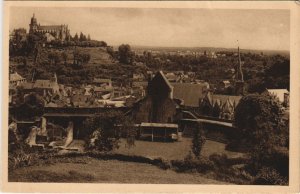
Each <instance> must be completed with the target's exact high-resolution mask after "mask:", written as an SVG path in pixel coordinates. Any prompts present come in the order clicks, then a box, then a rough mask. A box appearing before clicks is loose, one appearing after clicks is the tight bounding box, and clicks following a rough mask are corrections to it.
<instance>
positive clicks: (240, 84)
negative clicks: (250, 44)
mask: <svg viewBox="0 0 300 194" xmlns="http://www.w3.org/2000/svg"><path fill="white" fill-rule="evenodd" d="M235 95H244V75H243V70H242V60H241V54H240V47H239V46H238V64H237V65H236V68H235Z"/></svg>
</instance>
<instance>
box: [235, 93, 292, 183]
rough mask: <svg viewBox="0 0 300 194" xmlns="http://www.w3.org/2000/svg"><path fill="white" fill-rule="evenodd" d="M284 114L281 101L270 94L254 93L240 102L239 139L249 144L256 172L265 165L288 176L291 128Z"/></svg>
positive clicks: (252, 170)
mask: <svg viewBox="0 0 300 194" xmlns="http://www.w3.org/2000/svg"><path fill="white" fill-rule="evenodd" d="M283 114H284V109H283V108H282V105H281V103H280V102H279V101H278V99H277V98H276V97H274V96H271V95H256V94H251V95H248V96H244V97H243V98H242V99H241V101H240V103H239V104H238V106H237V108H236V111H235V121H234V124H235V126H236V127H237V128H238V130H239V131H240V136H237V138H239V139H241V140H245V141H244V142H246V144H247V145H248V153H249V156H250V158H251V162H250V165H249V168H250V171H251V172H252V173H253V174H257V173H258V172H260V170H261V169H263V168H273V169H275V170H276V171H277V172H278V173H280V175H281V176H283V177H285V178H287V177H288V169H289V167H288V161H289V159H288V158H289V154H288V147H287V145H288V134H289V132H288V131H289V127H288V124H287V123H286V122H284V120H283ZM237 145H238V144H237ZM271 174H272V173H271ZM273 174H274V173H273Z"/></svg>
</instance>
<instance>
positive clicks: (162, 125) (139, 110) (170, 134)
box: [131, 71, 178, 141]
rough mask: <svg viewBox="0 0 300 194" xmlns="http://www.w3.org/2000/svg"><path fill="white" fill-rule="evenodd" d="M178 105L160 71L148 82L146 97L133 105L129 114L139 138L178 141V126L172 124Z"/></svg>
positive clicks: (168, 83)
mask: <svg viewBox="0 0 300 194" xmlns="http://www.w3.org/2000/svg"><path fill="white" fill-rule="evenodd" d="M177 108H178V105H177V104H176V102H175V101H174V99H173V86H172V85H171V84H170V82H169V81H168V80H167V78H166V77H165V75H164V73H163V72H162V71H159V72H157V74H156V75H155V76H154V78H153V79H152V80H151V81H150V82H149V84H148V88H147V95H146V96H145V98H143V99H142V100H140V101H138V102H137V103H135V104H134V106H133V108H132V111H131V114H132V118H133V119H134V121H135V123H136V125H138V126H139V134H140V136H141V137H145V138H147V137H151V139H152V141H153V140H154V138H163V139H164V140H166V139H172V140H176V139H178V125H177V124H174V122H175V120H176V116H177Z"/></svg>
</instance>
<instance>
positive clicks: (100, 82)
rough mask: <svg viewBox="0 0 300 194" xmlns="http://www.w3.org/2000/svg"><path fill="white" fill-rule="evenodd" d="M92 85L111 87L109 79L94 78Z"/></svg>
mask: <svg viewBox="0 0 300 194" xmlns="http://www.w3.org/2000/svg"><path fill="white" fill-rule="evenodd" d="M93 85H95V86H98V87H105V86H106V87H112V81H111V79H101V78H94V80H93Z"/></svg>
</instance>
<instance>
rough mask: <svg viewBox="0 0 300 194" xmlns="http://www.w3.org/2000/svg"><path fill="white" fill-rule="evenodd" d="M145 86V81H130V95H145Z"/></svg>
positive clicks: (141, 96) (140, 96)
mask: <svg viewBox="0 0 300 194" xmlns="http://www.w3.org/2000/svg"><path fill="white" fill-rule="evenodd" d="M147 87H148V82H147V81H133V82H132V83H131V95H133V96H136V97H137V98H143V97H145V95H146V89H147Z"/></svg>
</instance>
